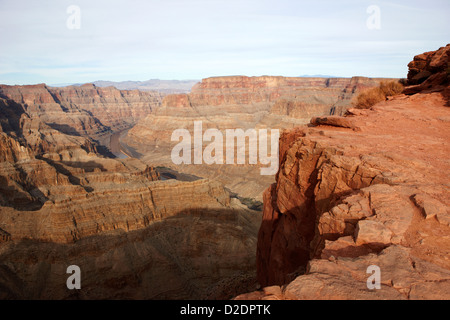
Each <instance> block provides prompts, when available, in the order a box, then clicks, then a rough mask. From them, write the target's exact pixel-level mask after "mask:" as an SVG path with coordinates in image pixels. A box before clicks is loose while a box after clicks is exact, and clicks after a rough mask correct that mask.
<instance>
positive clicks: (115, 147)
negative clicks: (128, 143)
mask: <svg viewBox="0 0 450 320" xmlns="http://www.w3.org/2000/svg"><path fill="white" fill-rule="evenodd" d="M128 130H129V129H127V130H122V131H119V132H115V133H113V134H112V135H111V137H110V139H109V148H110V150H111V152H112V153H113V154H114V155H115V156H116V157H117V158H119V159H125V158H128V157H129V156H128V155H127V154H126V153H125V152H124V151H123V149H122V146H121V144H120V137H121V136H122V135H125V134H127V132H128Z"/></svg>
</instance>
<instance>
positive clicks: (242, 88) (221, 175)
mask: <svg viewBox="0 0 450 320" xmlns="http://www.w3.org/2000/svg"><path fill="white" fill-rule="evenodd" d="M381 80H382V79H369V78H363V77H354V78H331V79H326V78H286V77H273V76H262V77H245V76H229V77H215V78H207V79H203V80H202V81H201V82H200V83H198V84H196V85H195V86H194V87H193V88H192V90H191V92H190V93H189V94H178V95H168V96H166V97H165V98H164V100H163V102H162V106H161V108H158V109H157V110H155V112H152V113H151V114H149V115H148V116H147V117H146V118H145V119H142V120H141V121H139V122H138V123H137V124H136V125H135V126H134V127H133V129H131V130H130V131H129V132H128V134H127V136H126V137H125V138H124V139H123V142H124V143H125V144H126V145H128V146H131V147H133V148H134V149H135V150H137V151H139V153H140V154H142V155H143V157H142V158H141V159H142V160H143V161H144V162H146V163H152V164H159V165H162V166H168V167H174V166H173V162H172V159H171V150H172V148H173V147H174V146H175V145H176V144H177V142H173V141H171V135H172V132H173V131H174V130H176V129H187V130H189V131H190V132H193V126H194V121H202V125H203V130H204V131H205V130H207V129H209V128H215V129H218V130H220V131H221V132H225V130H226V129H236V128H240V129H243V130H247V129H250V128H256V129H262V128H268V129H285V128H293V127H296V126H299V125H302V124H305V123H307V122H309V119H310V118H311V117H312V116H318V115H330V114H335V115H340V114H342V113H343V112H345V110H346V109H347V108H348V107H349V106H350V104H351V100H352V98H353V97H354V95H355V94H358V93H359V92H360V91H361V90H363V89H365V88H369V87H374V86H377V85H378V84H379V82H380V81H381ZM204 146H205V145H204ZM247 151H248V150H247ZM247 164H248V162H247ZM259 167H260V166H258V165H245V166H242V165H239V166H238V165H216V164H213V165H177V166H176V169H177V170H178V171H182V172H185V173H190V174H194V175H197V176H201V177H207V178H211V179H214V180H219V181H220V182H222V183H223V184H224V185H225V186H226V187H228V188H229V189H231V190H232V191H233V192H235V193H238V194H239V195H241V196H243V197H249V198H254V199H257V200H262V197H261V195H262V192H263V190H264V189H265V188H266V187H267V186H269V185H270V184H271V183H272V182H273V176H261V175H260V173H259V171H260V170H259Z"/></svg>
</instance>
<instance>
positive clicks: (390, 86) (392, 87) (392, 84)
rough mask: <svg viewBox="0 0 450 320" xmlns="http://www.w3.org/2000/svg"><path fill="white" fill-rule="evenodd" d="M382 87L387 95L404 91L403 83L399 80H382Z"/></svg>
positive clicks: (382, 90)
mask: <svg viewBox="0 0 450 320" xmlns="http://www.w3.org/2000/svg"><path fill="white" fill-rule="evenodd" d="M380 89H381V92H383V94H384V96H385V97H388V96H395V95H397V94H400V93H402V91H403V85H402V84H401V83H400V82H398V81H382V82H381V83H380Z"/></svg>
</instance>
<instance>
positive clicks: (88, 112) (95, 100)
mask: <svg viewBox="0 0 450 320" xmlns="http://www.w3.org/2000/svg"><path fill="white" fill-rule="evenodd" d="M0 97H2V98H3V99H6V100H12V101H14V102H15V103H19V104H22V105H23V106H24V111H25V112H26V113H27V114H28V116H30V117H31V118H33V119H34V118H39V119H40V120H41V121H42V122H44V123H45V124H47V125H48V126H50V127H51V128H54V129H57V130H58V131H61V132H63V133H66V134H70V135H82V136H88V137H92V138H99V137H101V136H102V135H104V134H109V133H110V132H111V131H120V130H123V129H124V128H130V127H131V126H132V125H134V124H135V123H136V122H137V121H138V120H139V119H141V118H144V117H145V116H146V115H148V114H149V113H151V112H152V110H154V109H155V108H157V107H158V106H159V105H160V104H161V101H162V98H163V95H162V94H161V93H158V92H141V91H138V90H132V91H126V90H123V91H120V90H117V89H115V88H113V87H107V88H98V87H96V86H94V85H92V84H86V85H83V86H80V87H77V86H70V87H64V88H52V87H48V86H47V85H45V84H38V85H26V86H7V85H0Z"/></svg>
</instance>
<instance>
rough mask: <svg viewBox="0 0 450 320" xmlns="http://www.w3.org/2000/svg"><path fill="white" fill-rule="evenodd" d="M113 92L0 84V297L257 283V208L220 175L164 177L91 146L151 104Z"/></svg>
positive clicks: (135, 294) (186, 294)
mask: <svg viewBox="0 0 450 320" xmlns="http://www.w3.org/2000/svg"><path fill="white" fill-rule="evenodd" d="M72 90H73V91H72ZM105 90H106V89H105ZM95 92H97V93H98V92H100V93H98V94H96V93H95ZM108 92H110V93H111V95H109V94H108ZM118 92H119V91H117V90H115V89H111V90H109V89H108V90H107V91H100V90H97V89H96V88H94V87H92V86H89V90H88V89H86V87H84V88H83V87H82V88H77V89H75V88H66V89H65V91H64V92H62V91H58V90H56V89H49V88H47V87H46V86H45V85H37V86H26V87H9V86H2V91H1V97H0V298H1V299H119V298H128V299H133V298H136V299H196V298H197V299H206V298H227V297H230V296H232V295H235V294H236V293H238V292H242V291H243V290H248V288H252V287H254V286H255V284H256V274H255V255H254V252H255V250H256V236H257V230H258V228H259V225H260V218H261V215H260V214H259V213H257V212H255V211H252V210H248V209H247V208H246V207H245V206H243V205H242V204H241V203H240V202H239V201H238V200H237V199H232V198H231V197H230V194H229V192H228V191H227V190H226V189H224V187H223V186H222V185H220V184H219V183H218V182H215V181H210V180H206V179H196V180H194V181H176V180H162V179H160V176H159V174H158V173H157V171H156V170H155V168H154V167H153V166H149V165H147V164H145V163H143V162H141V161H140V160H138V159H135V158H126V159H114V158H109V157H105V156H103V155H101V154H100V153H99V151H98V148H99V145H98V144H97V143H95V142H94V141H93V140H92V137H95V136H96V135H98V133H99V132H100V131H101V130H103V129H102V128H108V129H107V130H111V129H114V130H120V129H121V128H122V127H123V126H128V125H130V124H131V123H132V122H133V121H136V120H137V118H138V117H139V116H140V112H142V113H144V112H148V110H150V106H151V103H150V102H148V101H147V102H146V101H143V100H142V99H144V98H145V97H147V98H149V97H151V96H145V95H143V96H142V95H141V94H140V93H138V94H137V95H132V97H129V96H128V94H130V95H131V93H130V92H125V93H124V92H119V93H118ZM117 93H118V95H117ZM121 97H122V98H121ZM124 97H125V98H126V103H125V102H124V101H125V100H124V99H125V98H124ZM147 98H145V99H147ZM145 99H144V100H145ZM109 104H110V105H109ZM89 108H92V109H91V111H90V110H89ZM94 115H97V116H98V117H99V118H101V121H100V120H99V119H97V117H96V116H94ZM78 120H79V122H78ZM89 121H93V122H89ZM103 123H106V124H108V126H107V127H106V126H104V124H103ZM88 124H93V125H88ZM66 126H70V130H69V129H68V128H67V127H66ZM70 265H77V266H79V267H80V268H81V270H82V274H83V275H82V281H83V290H82V291H80V292H78V293H74V292H73V291H70V290H68V289H67V287H66V285H65V283H66V280H67V274H66V272H65V271H66V268H67V267H68V266H70Z"/></svg>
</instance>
